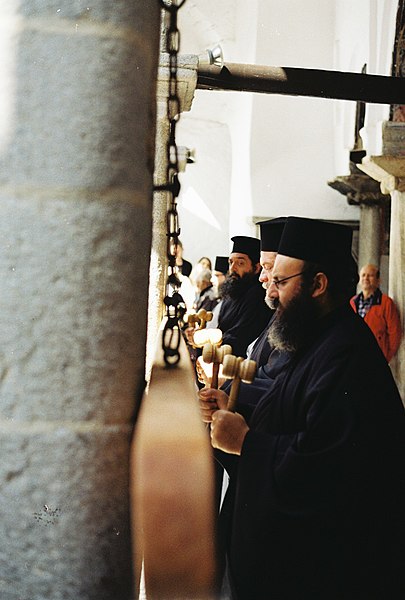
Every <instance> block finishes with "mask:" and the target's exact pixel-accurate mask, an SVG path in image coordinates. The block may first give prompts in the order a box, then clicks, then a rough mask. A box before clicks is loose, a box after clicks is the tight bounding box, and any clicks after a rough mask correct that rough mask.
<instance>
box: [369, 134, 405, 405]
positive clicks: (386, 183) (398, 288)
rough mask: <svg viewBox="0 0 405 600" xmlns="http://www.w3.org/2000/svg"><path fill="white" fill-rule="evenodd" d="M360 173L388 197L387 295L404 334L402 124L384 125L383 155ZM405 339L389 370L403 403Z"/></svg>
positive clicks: (404, 163) (372, 158)
mask: <svg viewBox="0 0 405 600" xmlns="http://www.w3.org/2000/svg"><path fill="white" fill-rule="evenodd" d="M360 168H361V170H362V171H364V172H366V173H367V174H368V175H370V176H371V177H373V178H374V179H376V180H377V181H380V183H381V191H382V193H384V194H387V193H390V194H391V228H390V257H389V289H388V293H389V295H390V296H391V298H393V300H394V301H395V303H396V305H397V307H398V309H399V312H400V315H401V321H402V331H403V332H404V319H405V123H393V122H386V123H385V124H384V128H383V155H382V156H369V157H366V158H365V159H363V164H362V165H361V167H360ZM404 365H405V337H404V335H403V337H402V342H401V346H400V348H399V351H398V354H397V356H396V357H395V358H394V359H393V360H392V361H391V367H392V370H393V373H394V376H395V379H396V382H397V385H398V387H399V391H400V393H401V396H402V400H403V402H404V403H405V368H404Z"/></svg>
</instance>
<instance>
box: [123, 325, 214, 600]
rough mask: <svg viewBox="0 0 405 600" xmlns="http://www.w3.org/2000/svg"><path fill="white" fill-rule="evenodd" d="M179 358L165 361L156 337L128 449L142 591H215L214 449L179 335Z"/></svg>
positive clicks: (167, 599) (155, 595)
mask: <svg viewBox="0 0 405 600" xmlns="http://www.w3.org/2000/svg"><path fill="white" fill-rule="evenodd" d="M180 352H181V359H180V364H179V365H178V366H177V367H175V368H167V367H165V365H164V362H163V358H162V350H161V334H160V337H159V343H158V351H157V354H156V360H155V363H154V365H153V368H152V376H151V382H150V385H149V390H148V391H147V393H146V394H145V397H144V399H143V402H142V406H141V410H140V413H139V417H138V420H137V426H136V430H135V435H134V440H133V444H132V449H131V479H132V483H131V495H132V519H133V525H134V528H133V529H134V548H135V558H136V568H135V570H136V571H137V570H139V565H140V562H141V560H142V558H143V559H144V571H145V585H146V593H147V597H148V598H152V599H153V600H157V599H162V600H163V599H164V600H171V599H174V598H176V599H186V598H187V599H190V600H191V599H194V598H195V599H197V598H198V599H199V600H202V599H209V598H213V591H212V590H213V580H214V570H215V557H214V546H213V540H214V535H213V532H214V490H213V485H214V484H213V464H212V449H211V446H210V441H209V435H208V432H207V430H206V428H205V426H204V425H203V423H202V421H201V417H200V412H199V407H198V401H197V391H196V387H195V384H194V373H193V370H192V366H191V362H190V359H189V355H188V352H187V349H186V347H185V344H184V342H183V340H182V344H181V348H180Z"/></svg>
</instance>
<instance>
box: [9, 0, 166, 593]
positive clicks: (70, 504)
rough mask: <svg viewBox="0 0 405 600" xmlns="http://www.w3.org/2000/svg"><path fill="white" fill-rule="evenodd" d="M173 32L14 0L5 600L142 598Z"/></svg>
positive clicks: (80, 0)
mask: <svg viewBox="0 0 405 600" xmlns="http://www.w3.org/2000/svg"><path fill="white" fill-rule="evenodd" d="M159 20H160V9H159V3H158V2H157V1H156V2H155V1H153V2H152V1H150V0H138V1H137V2H134V1H133V0H114V1H113V2H112V1H111V0H96V1H95V2H92V3H86V2H85V1H84V0H47V1H46V2H44V1H42V0H2V2H1V3H0V27H1V53H0V74H1V81H2V86H1V92H0V100H1V111H0V241H1V245H0V280H1V281H0V289H1V293H0V298H1V300H0V302H1V310H0V320H1V323H0V336H1V344H0V352H1V359H0V448H1V462H0V489H1V502H0V539H1V544H0V598H2V600H21V599H23V600H62V599H64V600H69V599H71V600H93V599H94V600H96V599H97V600H126V599H129V598H131V597H132V572H131V571H132V558H131V548H130V527H129V517H128V515H129V506H128V504H129V494H128V479H129V473H128V459H129V445H130V436H131V432H132V423H133V416H134V412H135V406H136V402H137V401H138V400H139V397H140V392H141V390H142V387H143V381H144V370H145V343H146V315H147V290H148V272H149V259H150V245H151V231H152V226H151V220H152V183H153V182H152V165H153V158H154V155H153V150H154V133H155V114H154V113H155V91H156V71H157V63H158V47H159Z"/></svg>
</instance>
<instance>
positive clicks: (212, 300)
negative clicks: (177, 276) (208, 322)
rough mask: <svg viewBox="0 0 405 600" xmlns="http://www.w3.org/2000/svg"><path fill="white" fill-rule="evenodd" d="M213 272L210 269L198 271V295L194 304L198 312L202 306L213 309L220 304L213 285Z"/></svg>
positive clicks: (196, 283) (196, 282)
mask: <svg viewBox="0 0 405 600" xmlns="http://www.w3.org/2000/svg"><path fill="white" fill-rule="evenodd" d="M211 279H212V273H211V271H210V270H209V269H202V270H201V271H200V272H199V273H197V276H196V279H195V286H196V288H197V291H198V293H197V296H196V299H195V302H194V305H193V310H195V312H198V311H199V310H200V309H201V308H203V309H205V310H207V311H212V310H213V309H214V307H215V306H216V305H217V304H218V296H217V294H216V291H215V289H214V286H213V285H212V281H211Z"/></svg>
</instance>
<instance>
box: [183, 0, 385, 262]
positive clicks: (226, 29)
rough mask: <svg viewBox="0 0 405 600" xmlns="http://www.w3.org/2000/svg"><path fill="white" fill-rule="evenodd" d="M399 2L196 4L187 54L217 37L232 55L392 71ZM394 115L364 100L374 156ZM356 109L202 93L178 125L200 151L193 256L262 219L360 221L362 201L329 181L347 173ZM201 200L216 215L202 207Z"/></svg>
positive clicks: (186, 27)
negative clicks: (350, 200) (353, 202)
mask: <svg viewBox="0 0 405 600" xmlns="http://www.w3.org/2000/svg"><path fill="white" fill-rule="evenodd" d="M396 5H397V2H396V0H356V2H352V0H307V1H306V2H305V6H304V3H302V1H301V0H288V1H286V0H265V1H264V0H262V1H260V0H256V1H253V2H249V3H247V2H246V1H242V0H239V1H231V0H224V1H223V2H221V3H218V2H216V1H214V0H187V2H186V3H185V5H184V7H183V9H182V11H181V13H182V15H181V19H180V25H181V28H182V33H181V44H182V45H181V52H182V53H195V54H199V53H203V52H204V50H205V49H206V48H211V47H213V46H214V45H215V44H218V43H220V44H221V46H222V48H223V52H224V58H225V61H226V62H244V63H255V64H265V65H268V66H295V67H304V68H305V67H306V68H309V67H312V68H319V69H327V70H342V71H356V72H360V70H361V68H362V66H363V64H364V63H367V65H368V72H369V73H375V74H385V75H388V74H389V73H390V67H391V58H392V57H391V55H392V48H393V42H394V32H395V16H396ZM387 115H388V106H385V105H368V107H367V117H366V127H365V129H364V131H363V138H364V140H365V145H366V148H367V150H368V151H371V152H369V153H374V154H375V153H378V152H377V150H378V143H379V141H380V137H379V127H380V123H381V122H382V121H383V120H384V119H385V118H387ZM354 116H355V103H354V102H348V101H335V100H329V99H320V98H304V97H289V96H276V95H264V94H263V95H261V94H247V93H237V92H208V91H200V90H197V91H196V94H195V99H194V101H193V105H192V108H191V111H190V113H187V114H183V115H182V119H181V121H180V124H179V127H178V138H179V143H180V144H181V145H187V146H189V147H191V148H195V150H196V162H195V164H194V165H189V166H188V168H187V170H186V173H184V174H182V177H181V181H182V184H183V188H182V193H181V196H180V201H179V206H180V219H181V226H182V233H181V239H182V240H183V243H184V246H185V248H186V251H185V255H186V257H187V258H188V259H189V260H191V261H192V262H193V261H196V260H198V258H200V256H202V255H204V254H207V255H208V256H210V257H211V258H215V255H217V254H223V253H226V251H227V249H229V247H230V242H229V238H230V236H231V235H235V234H238V233H239V234H247V235H249V234H254V231H255V230H254V227H253V221H252V219H253V217H269V216H276V215H280V214H298V215H303V216H309V217H319V218H326V219H336V220H350V221H352V220H357V219H358V218H359V211H358V208H357V207H351V206H348V204H347V202H346V199H345V198H344V197H343V196H342V195H341V194H339V193H338V192H336V191H335V190H333V189H332V188H330V187H329V186H328V185H327V181H328V180H331V179H334V178H335V177H336V176H337V175H344V174H347V173H348V172H349V151H350V149H351V148H352V145H353V142H354ZM201 199H202V203H201ZM202 204H205V206H206V211H207V215H210V216H209V217H203V216H202V214H200V215H199V216H198V217H196V215H195V214H194V213H195V212H196V206H202ZM190 207H194V209H193V210H191V209H190ZM214 217H215V219H214ZM210 219H211V221H212V223H211V225H210V224H209V222H208V221H209V220H210ZM202 221H204V225H202Z"/></svg>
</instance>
